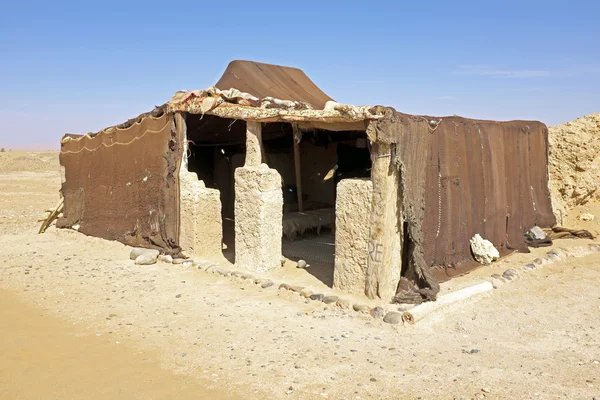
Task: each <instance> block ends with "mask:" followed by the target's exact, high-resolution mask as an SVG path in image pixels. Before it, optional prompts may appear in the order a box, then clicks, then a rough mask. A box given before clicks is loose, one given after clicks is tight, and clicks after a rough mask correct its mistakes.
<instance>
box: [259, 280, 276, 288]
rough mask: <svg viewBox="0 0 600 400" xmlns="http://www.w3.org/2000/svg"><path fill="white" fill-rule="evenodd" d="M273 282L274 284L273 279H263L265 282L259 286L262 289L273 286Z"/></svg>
mask: <svg viewBox="0 0 600 400" xmlns="http://www.w3.org/2000/svg"><path fill="white" fill-rule="evenodd" d="M274 284H275V283H274V282H273V281H271V280H268V281H265V282H263V283H262V284H261V285H260V287H261V288H263V289H266V288H268V287H271V286H273V285H274Z"/></svg>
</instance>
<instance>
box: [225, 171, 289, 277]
mask: <svg viewBox="0 0 600 400" xmlns="http://www.w3.org/2000/svg"><path fill="white" fill-rule="evenodd" d="M282 219H283V192H282V188H281V176H280V175H279V173H278V172H277V170H275V169H270V168H269V167H268V166H267V165H266V164H261V165H260V166H258V167H255V166H248V165H246V166H243V167H240V168H238V169H236V170H235V265H236V266H239V267H240V268H246V269H249V270H252V271H257V272H262V271H267V270H270V269H273V268H276V267H280V266H281V236H282V229H283V227H282Z"/></svg>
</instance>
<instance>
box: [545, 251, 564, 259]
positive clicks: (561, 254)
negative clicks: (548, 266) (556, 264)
mask: <svg viewBox="0 0 600 400" xmlns="http://www.w3.org/2000/svg"><path fill="white" fill-rule="evenodd" d="M546 255H547V256H548V258H549V259H550V260H560V259H561V258H564V256H565V254H564V252H563V251H562V250H559V249H554V250H552V251H549V252H547V253H546Z"/></svg>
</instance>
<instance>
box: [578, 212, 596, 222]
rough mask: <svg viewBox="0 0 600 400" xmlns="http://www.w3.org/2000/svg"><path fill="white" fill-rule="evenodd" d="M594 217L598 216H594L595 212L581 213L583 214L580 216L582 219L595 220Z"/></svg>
mask: <svg viewBox="0 0 600 400" xmlns="http://www.w3.org/2000/svg"><path fill="white" fill-rule="evenodd" d="M594 218H596V217H595V216H594V214H590V213H585V214H581V215H580V216H579V219H580V220H581V221H593V220H594Z"/></svg>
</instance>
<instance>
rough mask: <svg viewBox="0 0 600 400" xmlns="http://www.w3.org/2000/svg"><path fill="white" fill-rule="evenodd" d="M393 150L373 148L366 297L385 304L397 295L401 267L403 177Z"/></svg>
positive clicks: (374, 145)
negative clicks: (401, 185) (400, 205)
mask: <svg viewBox="0 0 600 400" xmlns="http://www.w3.org/2000/svg"><path fill="white" fill-rule="evenodd" d="M392 146H393V145H391V144H389V143H382V142H373V143H372V146H371V159H372V161H373V164H372V168H371V181H372V183H373V197H372V202H371V213H370V218H371V219H370V232H369V257H368V260H367V271H366V284H365V294H366V295H367V297H369V298H370V299H374V298H376V297H378V298H381V299H383V300H385V301H391V300H392V299H393V297H394V295H395V294H396V289H397V286H398V282H399V280H400V269H401V264H402V257H401V251H402V249H401V244H402V221H401V218H400V214H401V209H400V207H399V204H401V203H400V200H401V197H400V196H399V195H400V194H401V193H400V192H399V186H400V179H399V176H400V173H399V171H398V168H397V167H396V166H395V165H394V163H393V162H392V158H393V157H392V151H393V150H394V148H393V147H392Z"/></svg>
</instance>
